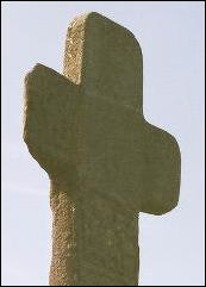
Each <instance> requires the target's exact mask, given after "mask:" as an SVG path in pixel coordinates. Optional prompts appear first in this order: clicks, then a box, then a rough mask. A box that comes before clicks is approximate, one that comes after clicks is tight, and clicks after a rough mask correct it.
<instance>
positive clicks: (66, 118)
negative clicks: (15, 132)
mask: <svg viewBox="0 0 206 287" xmlns="http://www.w3.org/2000/svg"><path fill="white" fill-rule="evenodd" d="M78 108H79V87H78V86H77V85H75V84H73V83H72V82H70V81H69V80H68V79H66V78H65V77H64V76H62V75H60V74H58V73H57V72H56V71H54V70H52V69H50V68H47V67H45V66H44V65H41V64H37V65H36V66H35V67H34V68H33V70H32V71H31V72H30V73H28V74H27V75H26V77H25V111H24V112H25V115H24V117H25V118H24V141H25V142H26V144H27V146H28V149H29V151H30V153H31V154H32V156H33V157H34V158H35V159H36V160H37V161H38V163H39V164H40V165H41V166H42V168H44V169H45V170H46V171H47V172H48V173H49V175H52V174H54V173H56V171H58V172H59V173H60V174H64V169H65V165H67V171H68V158H69V164H70V165H71V166H73V165H74V149H75V147H76V145H75V134H76V133H77V126H78V122H77V120H76V121H75V118H76V119H77V117H75V115H76V114H77V111H78ZM71 168H72V167H71ZM65 172H66V171H65Z"/></svg>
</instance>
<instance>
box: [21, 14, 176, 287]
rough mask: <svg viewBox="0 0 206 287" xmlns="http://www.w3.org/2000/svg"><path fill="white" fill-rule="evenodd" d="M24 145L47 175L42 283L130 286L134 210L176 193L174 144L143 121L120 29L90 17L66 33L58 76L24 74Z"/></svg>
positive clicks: (170, 204) (134, 272) (168, 205)
mask: <svg viewBox="0 0 206 287" xmlns="http://www.w3.org/2000/svg"><path fill="white" fill-rule="evenodd" d="M25 90H26V93H25V126H24V140H25V142H26V144H27V146H28V149H29V151H30V153H31V154H32V156H33V157H34V158H35V159H36V160H37V162H38V163H39V164H40V166H41V167H42V168H43V169H44V170H45V171H46V172H47V173H48V175H49V178H50V182H51V191H50V203H51V209H52V214H53V233H52V237H53V247H52V248H53V253H52V263H51V269H50V285H52V286H59V285H60V286H68V285H78V286H79V285H88V286H91V285H95V286H97V285H104V286H106V285H110V286H115V285H137V284H138V267H139V260H138V258H139V255H138V252H139V251H138V250H139V249H138V225H137V224H138V220H137V218H138V213H139V212H147V213H152V214H163V213H166V212H168V211H170V210H171V209H173V208H174V207H175V206H176V204H177V202H178V196H179V185H180V153H179V148H178V145H177V143H176V140H175V139H174V137H173V136H171V135H170V134H168V133H167V132H165V131H163V130H161V129H159V128H157V127H155V126H153V125H151V124H149V123H148V122H147V121H146V120H145V118H144V116H143V101H142V97H143V95H142V93H143V60H142V53H141V49H140V46H139V44H138V42H137V41H136V39H135V37H134V36H133V34H132V33H131V32H130V31H128V30H127V29H125V28H124V27H122V26H120V25H118V24H116V23H114V22H112V21H111V20H109V19H107V18H105V17H103V16H101V15H99V14H97V13H89V14H87V15H84V16H81V17H78V18H76V19H75V20H74V21H73V22H72V23H71V25H70V26H69V29H68V35H67V38H66V46H65V55H64V70H63V75H60V74H58V73H57V72H55V71H54V70H52V69H50V68H47V67H45V66H43V65H41V64H37V65H36V66H35V67H34V69H33V70H32V71H31V72H30V73H28V74H27V76H26V78H25Z"/></svg>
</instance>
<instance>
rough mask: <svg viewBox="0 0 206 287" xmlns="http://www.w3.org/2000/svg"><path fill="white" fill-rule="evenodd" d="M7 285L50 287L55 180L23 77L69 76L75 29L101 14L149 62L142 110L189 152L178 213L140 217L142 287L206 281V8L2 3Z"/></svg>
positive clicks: (189, 5)
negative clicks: (66, 60)
mask: <svg viewBox="0 0 206 287" xmlns="http://www.w3.org/2000/svg"><path fill="white" fill-rule="evenodd" d="M2 8H3V9H2V18H3V20H2V24H3V28H2V32H3V36H2V40H3V45H2V60H3V65H2V71H3V75H2V136H3V138H2V143H3V146H2V156H3V159H2V167H3V172H2V181H3V183H2V199H3V203H2V215H3V220H2V231H3V236H2V239H3V241H2V251H3V252H2V254H3V255H2V263H3V265H2V275H3V277H2V284H3V285H47V284H48V270H49V264H50V255H51V240H50V232H51V214H50V209H49V180H48V176H47V174H46V173H45V172H44V170H42V169H41V168H40V167H39V165H38V164H37V162H36V161H35V160H33V158H32V157H31V156H30V154H29V153H28V151H27V148H26V146H25V144H24V142H23V140H22V127H23V121H22V115H23V79H24V76H25V74H26V73H27V72H28V71H29V70H30V69H31V68H32V67H33V66H34V64H35V63H37V62H40V63H42V64H44V65H47V66H49V67H51V68H53V69H55V70H57V71H58V72H62V57H63V48H64V40H65V34H66V30H67V25H68V23H69V22H70V21H71V20H72V19H73V18H74V17H75V16H77V15H80V14H82V13H85V12H88V11H96V12H99V13H101V14H103V15H105V16H107V17H108V18H110V19H112V20H113V21H115V22H117V23H119V24H121V25H123V26H125V27H127V28H128V29H129V30H131V31H132V32H133V33H134V34H135V36H136V38H137V39H138V41H139V42H140V45H141V47H142V50H143V55H144V113H145V117H146V118H147V120H149V121H150V122H151V123H153V124H154V125H157V126H160V127H162V128H163V129H165V130H167V131H169V132H170V133H171V134H173V135H174V136H175V137H176V139H177V140H178V142H179V144H180V149H181V153H182V183H181V196H180V202H179V205H178V207H177V208H176V209H175V210H173V211H172V212H170V213H168V214H166V215H164V216H161V217H159V216H158V217H156V216H152V215H148V214H141V216H140V248H141V257H140V260H141V261H140V262H141V265H140V266H141V267H140V282H139V283H140V285H153V286H157V285H174V286H177V285H182V286H183V285H187V286H195V285H203V284H204V255H203V254H204V219H203V218H204V216H203V215H204V66H203V62H204V28H203V26H204V25H203V22H204V3H203V1H202V2H201V1H200V2H198V1H191V2H180V1H178V2H166V1H165V2H141V1H136V2H128V1H127V2H126V1H122V2H120V1H115V2H104V1H99V2H92V1H65V2H62V1H51V2H44V1H41V2H40V1H39V2H35V1H34V2H15V1H14V2H6V1H4V2H3V3H2Z"/></svg>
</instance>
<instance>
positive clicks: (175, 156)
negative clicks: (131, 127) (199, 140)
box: [141, 122, 181, 215]
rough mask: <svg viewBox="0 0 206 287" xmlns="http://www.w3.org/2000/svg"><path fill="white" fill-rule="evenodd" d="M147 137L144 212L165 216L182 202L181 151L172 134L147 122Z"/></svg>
mask: <svg viewBox="0 0 206 287" xmlns="http://www.w3.org/2000/svg"><path fill="white" fill-rule="evenodd" d="M144 135H145V139H144V149H143V163H142V169H143V170H142V179H143V181H142V182H143V185H144V193H143V195H142V200H141V211H142V212H147V213H152V214H156V215H161V214H164V213H166V212H168V211H170V210H172V209H173V208H174V207H175V206H176V205H177V203H178V200H179V190H180V171H181V168H180V165H181V158H180V150H179V146H178V144H177V142H176V140H175V138H174V137H173V136H172V135H170V134H169V133H168V132H166V131H164V130H162V129H160V128H157V127H155V126H153V125H151V124H149V123H147V122H145V127H144Z"/></svg>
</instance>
